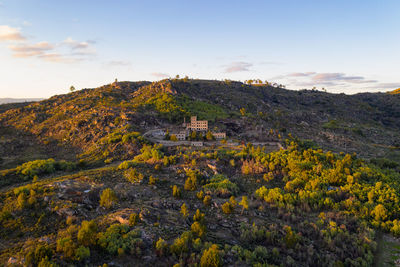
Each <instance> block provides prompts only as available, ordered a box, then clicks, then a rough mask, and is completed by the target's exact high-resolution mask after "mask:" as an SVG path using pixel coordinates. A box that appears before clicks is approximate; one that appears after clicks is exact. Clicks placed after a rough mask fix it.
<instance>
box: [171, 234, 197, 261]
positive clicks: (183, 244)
mask: <svg viewBox="0 0 400 267" xmlns="http://www.w3.org/2000/svg"><path fill="white" fill-rule="evenodd" d="M191 241H192V233H191V232H190V231H186V232H184V233H182V235H181V236H180V237H178V238H176V239H175V240H174V243H173V244H172V245H171V252H172V253H174V254H175V255H177V256H179V255H180V254H181V253H183V252H187V251H188V248H189V245H190V242H191Z"/></svg>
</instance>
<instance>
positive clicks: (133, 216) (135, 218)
mask: <svg viewBox="0 0 400 267" xmlns="http://www.w3.org/2000/svg"><path fill="white" fill-rule="evenodd" d="M138 222H139V216H138V215H137V214H136V213H132V214H131V215H130V216H129V226H135V225H136V224H137V223H138Z"/></svg>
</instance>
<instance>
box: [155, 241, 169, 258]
mask: <svg viewBox="0 0 400 267" xmlns="http://www.w3.org/2000/svg"><path fill="white" fill-rule="evenodd" d="M156 251H157V254H158V255H159V256H164V255H166V254H167V252H168V244H167V242H165V240H164V239H162V238H161V237H160V238H159V239H158V240H157V242H156Z"/></svg>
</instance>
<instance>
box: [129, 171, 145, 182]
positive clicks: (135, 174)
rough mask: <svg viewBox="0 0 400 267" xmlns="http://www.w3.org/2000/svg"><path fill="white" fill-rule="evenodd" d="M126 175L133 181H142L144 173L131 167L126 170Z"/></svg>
mask: <svg viewBox="0 0 400 267" xmlns="http://www.w3.org/2000/svg"><path fill="white" fill-rule="evenodd" d="M124 177H125V178H126V179H127V180H128V181H129V182H131V183H141V182H142V180H143V179H144V175H143V174H142V173H140V172H139V171H138V170H137V169H135V168H133V169H132V168H129V169H127V170H126V171H125V172H124Z"/></svg>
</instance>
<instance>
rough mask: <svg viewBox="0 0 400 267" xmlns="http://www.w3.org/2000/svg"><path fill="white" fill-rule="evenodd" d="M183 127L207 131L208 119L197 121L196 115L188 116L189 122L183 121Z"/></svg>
mask: <svg viewBox="0 0 400 267" xmlns="http://www.w3.org/2000/svg"><path fill="white" fill-rule="evenodd" d="M183 127H186V129H187V130H192V131H207V130H208V121H198V120H197V116H192V117H191V118H190V122H188V123H186V122H184V123H183Z"/></svg>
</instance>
